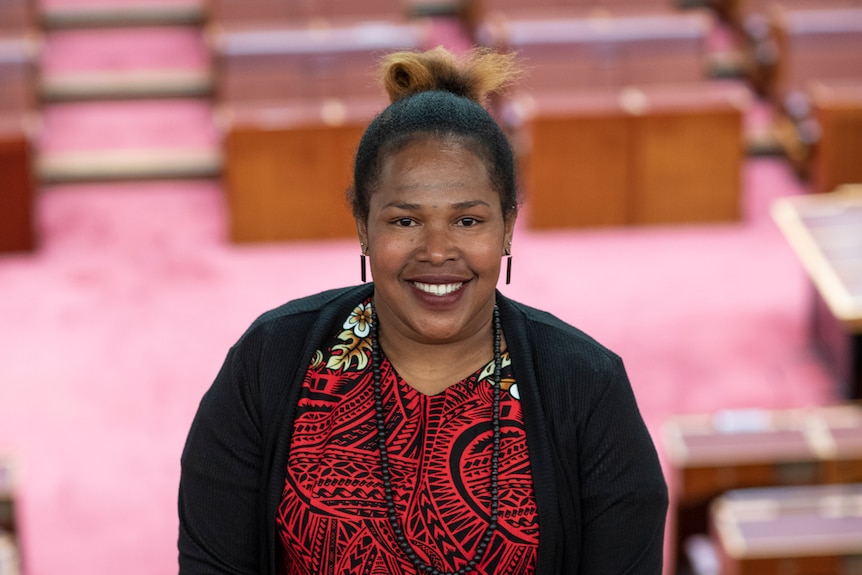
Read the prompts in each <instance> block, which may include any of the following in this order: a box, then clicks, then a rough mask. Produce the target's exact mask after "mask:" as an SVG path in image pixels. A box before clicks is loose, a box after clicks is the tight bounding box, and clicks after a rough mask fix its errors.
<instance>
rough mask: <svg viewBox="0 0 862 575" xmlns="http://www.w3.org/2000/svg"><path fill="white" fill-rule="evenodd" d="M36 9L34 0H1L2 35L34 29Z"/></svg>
mask: <svg viewBox="0 0 862 575" xmlns="http://www.w3.org/2000/svg"><path fill="white" fill-rule="evenodd" d="M34 23H35V9H34V6H33V2H32V0H0V35H3V34H14V35H17V34H21V33H22V32H25V31H29V30H32V29H33V27H34Z"/></svg>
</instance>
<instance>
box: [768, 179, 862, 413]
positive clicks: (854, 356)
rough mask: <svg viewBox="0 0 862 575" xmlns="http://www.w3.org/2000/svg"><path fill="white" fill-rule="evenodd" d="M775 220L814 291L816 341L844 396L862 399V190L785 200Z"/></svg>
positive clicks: (853, 188)
mask: <svg viewBox="0 0 862 575" xmlns="http://www.w3.org/2000/svg"><path fill="white" fill-rule="evenodd" d="M772 215H773V218H774V220H775V221H776V223H777V224H778V226H779V228H780V229H781V231H782V232H783V234H784V236H785V238H786V239H787V241H788V243H789V244H790V246H791V248H792V249H793V251H794V253H795V254H796V255H797V257H798V258H799V260H800V263H801V264H802V266H803V268H804V269H805V271H806V273H807V275H808V278H809V280H810V281H811V283H812V284H813V286H814V290H813V291H814V293H813V298H812V301H813V303H812V306H811V333H812V338H813V341H814V343H815V345H816V346H817V348H818V349H819V350H820V351H821V352H822V353H823V354H824V357H825V358H826V360H827V363H828V364H829V366H830V367H831V368H832V369H833V371H834V373H835V375H836V379H837V380H838V382H839V387H840V393H842V394H843V395H844V396H845V397H848V398H851V399H859V398H862V232H860V230H862V185H856V186H844V187H842V188H839V189H838V190H836V191H834V192H830V193H825V194H817V195H811V194H809V195H805V196H796V197H787V198H780V199H778V200H776V201H775V202H774V204H773V207H772Z"/></svg>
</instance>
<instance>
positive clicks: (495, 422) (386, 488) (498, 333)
mask: <svg viewBox="0 0 862 575" xmlns="http://www.w3.org/2000/svg"><path fill="white" fill-rule="evenodd" d="M501 339H502V329H501V328H500V311H499V310H498V309H497V305H496V304H495V305H494V384H493V388H494V395H493V403H492V406H493V407H492V414H491V428H492V430H493V434H494V435H493V451H492V453H491V515H490V520H489V521H488V527H487V529H485V533H484V535H482V539H480V540H479V543H478V544H477V545H476V554H475V555H474V556H473V558H472V559H470V560H469V561H468V562H467V564H466V565H464V566H463V567H461V568H460V569H458V570H457V571H454V572H446V571H440V570H438V569H435V568H434V567H432V566H431V565H427V564H426V563H425V562H423V561H422V560H421V559H420V558H419V556H418V555H417V554H416V551H414V550H413V547H412V546H411V545H410V542H409V541H407V537H405V535H404V530H403V529H402V528H401V525H400V524H399V523H398V515H397V513H396V510H395V499H394V496H393V492H392V476H391V474H390V473H389V452H388V449H387V447H386V426H385V421H384V417H383V394H382V392H381V375H380V343H379V338H378V337H377V311H376V310H375V309H374V308H373V307H372V309H371V366H372V367H371V369H372V374H373V376H374V413H375V415H376V419H377V444H378V446H379V447H380V468H381V470H382V472H383V497H384V499H385V500H386V514H387V516H388V518H389V524H390V525H391V526H392V530H393V531H394V532H395V539H396V541H397V542H398V546H399V547H401V550H402V551H403V552H404V554H405V555H406V556H407V558H408V559H410V561H411V562H412V563H413V565H414V566H415V567H416V569H417V570H418V571H419V572H420V573H428V574H430V575H465V574H466V573H470V572H471V571H473V569H475V568H476V565H478V564H479V561H480V560H481V559H482V556H483V555H484V554H485V551H486V550H487V548H488V544H489V543H490V542H491V537H492V536H493V534H494V531H495V530H496V529H497V518H498V509H499V505H500V497H499V489H498V488H499V486H498V482H497V479H498V473H497V472H498V468H499V464H500V378H501V375H500V374H501V372H502V365H503V361H502V357H501V355H500V345H501Z"/></svg>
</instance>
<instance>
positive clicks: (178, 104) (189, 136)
mask: <svg viewBox="0 0 862 575" xmlns="http://www.w3.org/2000/svg"><path fill="white" fill-rule="evenodd" d="M220 168H221V157H220V134H219V132H218V130H217V128H216V125H215V123H214V121H213V113H212V108H211V106H210V104H209V102H208V101H205V100H192V99H184V100H137V101H105V102H72V103H61V104H52V105H49V106H46V107H45V108H44V111H43V117H42V125H41V129H40V130H39V136H38V140H37V160H36V173H37V176H38V178H39V179H40V181H42V182H63V181H82V180H105V179H152V178H177V177H201V176H215V175H217V174H218V173H219V171H220Z"/></svg>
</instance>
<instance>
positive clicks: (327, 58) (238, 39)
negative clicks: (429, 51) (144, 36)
mask: <svg viewBox="0 0 862 575" xmlns="http://www.w3.org/2000/svg"><path fill="white" fill-rule="evenodd" d="M428 32H429V28H428V27H427V26H426V25H424V24H417V23H409V24H408V23H405V24H400V23H387V22H364V23H357V24H352V25H347V26H323V27H309V26H291V27H281V26H274V25H272V24H270V25H269V26H267V27H257V28H248V29H227V30H222V29H220V28H218V27H216V28H214V29H213V30H212V31H211V32H210V34H211V42H212V45H213V52H214V55H215V66H216V73H217V85H216V98H217V101H218V103H219V105H222V106H223V105H233V104H246V103H250V102H262V103H269V102H274V101H279V100H281V101H283V102H289V101H292V100H297V99H313V100H317V101H318V102H319V101H320V100H322V99H324V98H350V97H354V96H358V97H367V96H378V97H384V92H383V89H382V87H381V86H380V85H379V82H378V81H377V79H376V73H377V67H378V65H379V62H380V58H381V56H383V55H384V54H386V53H390V52H396V51H401V50H416V49H420V48H424V47H427V46H426V42H427V38H428Z"/></svg>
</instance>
